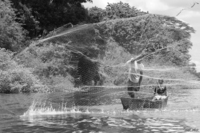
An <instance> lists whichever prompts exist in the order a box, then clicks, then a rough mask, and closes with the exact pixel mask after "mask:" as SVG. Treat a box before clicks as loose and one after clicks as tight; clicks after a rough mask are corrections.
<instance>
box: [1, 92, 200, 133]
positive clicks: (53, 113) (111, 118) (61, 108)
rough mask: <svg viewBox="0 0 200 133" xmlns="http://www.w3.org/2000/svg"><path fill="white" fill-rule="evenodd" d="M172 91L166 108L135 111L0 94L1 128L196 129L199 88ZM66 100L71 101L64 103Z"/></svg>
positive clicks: (167, 132) (166, 132)
mask: <svg viewBox="0 0 200 133" xmlns="http://www.w3.org/2000/svg"><path fill="white" fill-rule="evenodd" d="M172 91H176V92H171V95H170V98H169V101H168V106H167V108H165V109H163V110H151V109H148V110H135V111H123V110H122V105H121V104H120V103H117V102H115V103H114V104H112V105H111V104H110V105H96V106H82V105H81V106H74V105H75V104H74V103H73V101H71V98H69V97H67V96H66V95H64V94H34V95H0V101H2V103H1V104H0V131H2V132H3V133H4V132H5V133H9V132H11V133H13V132H26V133H28V132H30V133H32V132H36V133H40V132H45V133H46V132H58V133H61V132H66V133H68V132H74V133H76V132H84V133H88V132H105V133H107V132H108V133H117V132H118V133H121V132H124V133H134V132H135V133H155V132H157V133H174V132H176V133H185V132H188V133H192V132H199V131H200V129H199V127H200V120H199V117H200V107H199V101H200V97H199V95H200V90H172ZM180 92H181V93H180ZM172 94H173V95H172ZM66 100H69V101H70V102H69V103H66ZM104 100H105V99H104ZM107 100H108V99H107ZM33 101H34V102H33ZM39 101H40V102H39ZM44 101H45V102H44ZM30 105H31V106H30ZM27 110H28V111H27Z"/></svg>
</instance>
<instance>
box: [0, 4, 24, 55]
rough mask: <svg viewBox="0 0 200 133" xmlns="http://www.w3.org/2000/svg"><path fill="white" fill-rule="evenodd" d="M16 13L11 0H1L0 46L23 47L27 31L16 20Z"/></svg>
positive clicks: (7, 47)
mask: <svg viewBox="0 0 200 133" xmlns="http://www.w3.org/2000/svg"><path fill="white" fill-rule="evenodd" d="M15 19H16V14H15V12H14V9H13V8H12V7H11V3H10V1H9V0H0V47H1V48H6V49H8V50H12V51H15V50H18V49H20V47H23V42H24V39H25V31H24V30H23V29H22V26H21V24H20V23H18V22H16V21H15Z"/></svg>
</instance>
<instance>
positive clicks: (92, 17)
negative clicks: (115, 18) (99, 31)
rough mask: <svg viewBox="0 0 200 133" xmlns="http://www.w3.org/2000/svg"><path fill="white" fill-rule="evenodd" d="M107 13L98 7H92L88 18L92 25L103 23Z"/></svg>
mask: <svg viewBox="0 0 200 133" xmlns="http://www.w3.org/2000/svg"><path fill="white" fill-rule="evenodd" d="M105 15H106V12H105V10H103V9H101V8H98V7H96V6H95V7H92V8H90V9H89V10H88V17H89V20H88V21H89V22H90V23H98V22H100V21H103V18H104V17H105Z"/></svg>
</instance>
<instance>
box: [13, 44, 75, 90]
mask: <svg viewBox="0 0 200 133" xmlns="http://www.w3.org/2000/svg"><path fill="white" fill-rule="evenodd" d="M17 58H18V59H19V62H20V63H22V64H24V65H25V66H26V67H28V68H32V69H33V73H34V74H35V75H37V76H38V77H39V78H40V80H41V81H43V82H44V83H45V84H46V85H47V86H48V87H49V88H50V89H51V91H70V90H72V89H73V88H74V87H73V83H72V82H73V79H72V77H71V76H70V74H69V72H70V70H71V69H73V66H71V65H70V64H69V61H70V58H71V54H70V50H69V49H68V44H67V43H66V44H53V43H43V44H40V46H30V47H29V48H27V49H26V50H24V51H23V52H22V53H21V54H20V55H18V57H17Z"/></svg>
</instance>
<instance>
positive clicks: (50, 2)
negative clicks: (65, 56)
mask: <svg viewBox="0 0 200 133" xmlns="http://www.w3.org/2000/svg"><path fill="white" fill-rule="evenodd" d="M11 1H12V3H13V7H14V8H15V9H16V11H17V13H18V18H20V19H18V20H19V21H20V22H23V23H24V25H23V27H24V28H25V29H26V30H28V31H29V36H30V37H35V36H38V35H40V34H46V33H47V32H48V31H51V30H54V29H55V28H58V27H60V26H62V25H64V24H67V23H72V24H78V23H81V22H84V21H86V19H87V10H86V9H85V8H84V7H83V6H82V5H81V3H84V2H87V1H91V0H34V1H33V0H11Z"/></svg>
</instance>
